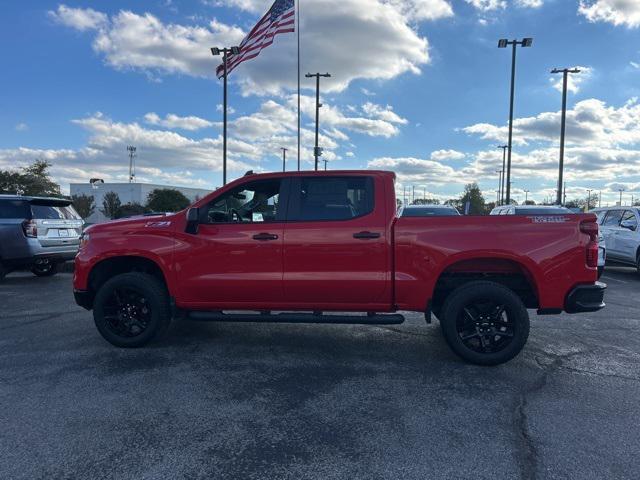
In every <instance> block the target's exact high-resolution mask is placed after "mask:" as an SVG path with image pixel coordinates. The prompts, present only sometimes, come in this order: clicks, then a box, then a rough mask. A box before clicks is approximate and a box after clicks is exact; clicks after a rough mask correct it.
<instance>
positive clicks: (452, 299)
mask: <svg viewBox="0 0 640 480" xmlns="http://www.w3.org/2000/svg"><path fill="white" fill-rule="evenodd" d="M440 326H441V327H442V332H443V334H444V337H445V339H446V341H447V343H448V344H449V346H450V347H451V349H452V350H453V351H454V352H455V353H456V354H457V355H458V356H460V357H461V358H462V359H464V360H466V361H467V362H470V363H474V364H476V365H499V364H501V363H504V362H507V361H509V360H511V359H512V358H513V357H515V356H516V355H518V353H520V351H521V350H522V348H523V347H524V345H525V344H526V343H527V338H528V337H529V314H528V313H527V309H526V307H525V305H524V304H523V303H522V300H520V298H519V297H518V296H517V295H516V294H515V293H514V292H513V291H512V290H509V289H508V288H506V287H504V286H503V285H500V284H498V283H494V282H488V281H478V282H471V283H467V284H465V285H463V286H461V287H459V288H457V289H456V290H454V291H453V292H452V293H451V294H450V295H449V296H448V297H447V299H446V300H445V302H444V305H443V306H442V311H441V312H440Z"/></svg>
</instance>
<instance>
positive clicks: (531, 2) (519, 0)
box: [516, 0, 544, 8]
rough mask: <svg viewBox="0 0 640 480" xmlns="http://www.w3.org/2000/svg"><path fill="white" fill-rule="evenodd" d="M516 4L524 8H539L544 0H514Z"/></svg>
mask: <svg viewBox="0 0 640 480" xmlns="http://www.w3.org/2000/svg"><path fill="white" fill-rule="evenodd" d="M516 5H518V6H519V7H526V8H540V7H541V6H542V5H544V0H516Z"/></svg>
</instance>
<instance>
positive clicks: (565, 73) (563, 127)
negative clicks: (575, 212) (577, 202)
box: [551, 68, 580, 205]
mask: <svg viewBox="0 0 640 480" xmlns="http://www.w3.org/2000/svg"><path fill="white" fill-rule="evenodd" d="M551 73H562V75H563V76H562V122H561V125H560V171H559V173H558V197H557V203H558V205H560V192H561V191H562V175H563V173H564V136H565V131H566V128H567V83H568V79H569V74H570V73H580V70H579V69H577V68H563V69H558V68H554V69H553V70H551Z"/></svg>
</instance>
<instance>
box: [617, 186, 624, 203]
mask: <svg viewBox="0 0 640 480" xmlns="http://www.w3.org/2000/svg"><path fill="white" fill-rule="evenodd" d="M618 191H619V192H620V206H622V192H624V188H619V189H618Z"/></svg>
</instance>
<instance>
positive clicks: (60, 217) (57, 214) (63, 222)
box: [0, 195, 84, 279]
mask: <svg viewBox="0 0 640 480" xmlns="http://www.w3.org/2000/svg"><path fill="white" fill-rule="evenodd" d="M83 223H84V222H83V221H82V219H81V218H80V215H78V213H77V212H76V211H75V210H74V208H73V206H72V205H71V201H69V200H65V199H60V198H39V197H22V196H16V195H0V279H2V278H3V277H4V276H5V275H6V274H7V273H9V272H10V271H12V270H17V269H24V268H28V269H30V270H31V271H32V272H33V273H34V274H35V275H38V276H41V277H45V276H51V275H55V274H56V272H57V270H58V264H59V263H61V262H65V261H67V260H72V259H73V258H74V257H75V255H76V253H77V251H78V246H79V244H80V235H81V234H82V225H83Z"/></svg>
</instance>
